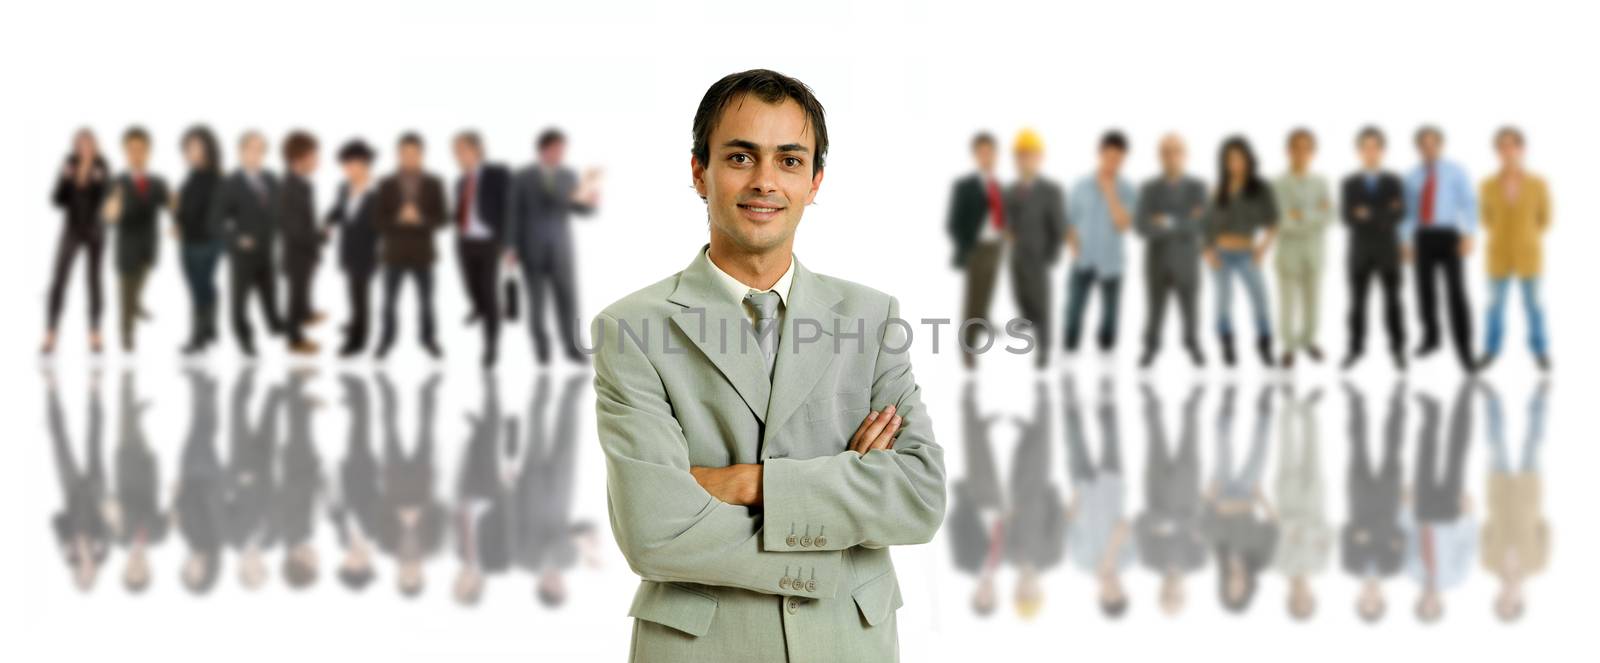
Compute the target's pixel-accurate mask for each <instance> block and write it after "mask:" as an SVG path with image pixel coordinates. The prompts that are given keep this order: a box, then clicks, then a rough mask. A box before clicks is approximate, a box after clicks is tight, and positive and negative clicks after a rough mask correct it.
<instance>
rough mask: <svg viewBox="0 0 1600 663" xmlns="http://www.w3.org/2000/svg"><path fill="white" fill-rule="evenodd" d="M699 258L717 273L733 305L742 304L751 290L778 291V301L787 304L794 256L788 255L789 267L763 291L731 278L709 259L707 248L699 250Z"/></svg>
mask: <svg viewBox="0 0 1600 663" xmlns="http://www.w3.org/2000/svg"><path fill="white" fill-rule="evenodd" d="M700 259H701V260H704V261H706V264H708V265H711V271H713V272H715V273H716V275H717V282H718V283H719V284H721V285H722V289H723V291H725V292H727V293H728V298H729V299H731V300H733V303H734V304H735V305H738V306H743V305H744V296H745V295H747V294H749V293H750V292H752V291H756V292H776V293H778V301H779V302H780V303H782V304H783V305H784V307H786V308H787V307H788V306H789V285H790V284H791V283H793V282H794V263H795V260H794V256H792V255H791V256H790V257H789V269H787V270H785V271H784V272H783V276H780V277H778V282H777V283H774V284H772V287H771V288H768V289H767V290H764V291H757V290H756V289H755V288H752V287H750V286H748V285H745V284H744V282H743V281H740V280H739V279H736V278H733V276H732V275H730V274H728V273H727V272H724V271H722V268H721V267H718V266H717V263H716V262H714V261H712V260H711V253H710V251H709V249H708V250H705V251H701V252H700Z"/></svg>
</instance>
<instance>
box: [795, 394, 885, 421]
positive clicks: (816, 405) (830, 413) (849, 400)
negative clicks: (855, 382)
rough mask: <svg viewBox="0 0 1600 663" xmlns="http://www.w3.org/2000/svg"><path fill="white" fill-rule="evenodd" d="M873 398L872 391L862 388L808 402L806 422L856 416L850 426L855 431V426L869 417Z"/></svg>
mask: <svg viewBox="0 0 1600 663" xmlns="http://www.w3.org/2000/svg"><path fill="white" fill-rule="evenodd" d="M871 397H872V389H871V388H862V389H852V390H850V391H841V392H839V393H837V394H831V395H828V396H823V397H822V398H813V399H811V400H809V401H806V421H828V420H830V419H836V418H839V417H841V416H845V417H849V416H850V415H855V420H854V421H852V422H851V426H850V429H851V430H855V425H856V424H859V423H861V422H860V419H861V418H864V417H866V416H867V410H868V409H869V408H870V407H871V405H872V404H871V402H870V400H869V399H870V398H871Z"/></svg>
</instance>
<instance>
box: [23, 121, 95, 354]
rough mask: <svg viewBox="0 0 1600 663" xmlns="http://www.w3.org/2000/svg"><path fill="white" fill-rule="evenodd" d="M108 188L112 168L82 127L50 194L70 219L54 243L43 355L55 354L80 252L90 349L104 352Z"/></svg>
mask: <svg viewBox="0 0 1600 663" xmlns="http://www.w3.org/2000/svg"><path fill="white" fill-rule="evenodd" d="M110 188H111V169H110V168H109V167H108V166H107V165H106V160H105V158H104V157H102V156H101V155H100V147H99V145H98V144H97V143H96V141H95V138H94V133H93V132H90V131H89V130H88V129H79V130H78V133H76V134H74V135H73V137H72V152H71V153H70V154H68V155H67V158H66V161H65V163H63V164H62V165H61V172H60V174H59V175H58V176H57V177H56V188H55V192H54V193H53V194H52V195H51V201H52V202H54V203H55V206H56V207H59V208H61V211H62V213H63V214H64V215H65V217H66V218H65V219H64V220H63V222H62V224H61V237H60V239H58V240H57V241H56V259H55V267H54V269H53V270H52V272H51V273H52V274H53V276H52V277H51V281H50V296H49V305H48V313H47V317H46V323H45V336H44V346H43V347H42V348H41V350H40V351H41V352H42V353H44V354H47V355H48V354H50V353H52V352H55V349H56V327H57V324H58V323H59V322H60V320H61V308H62V306H63V305H65V304H66V296H67V279H68V278H69V277H71V276H72V263H73V262H74V261H75V260H76V259H77V257H78V252H79V250H82V252H83V253H84V255H85V259H86V260H87V261H88V265H87V267H86V269H87V277H86V278H87V279H88V281H89V347H90V349H91V350H93V351H94V352H97V353H98V352H100V347H101V338H100V311H101V308H102V304H101V298H100V263H101V260H100V257H101V255H103V254H104V253H105V238H106V235H105V227H104V226H103V225H102V224H101V223H100V206H101V205H102V204H103V203H104V202H105V199H106V193H107V192H108V191H110Z"/></svg>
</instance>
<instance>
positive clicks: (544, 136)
mask: <svg viewBox="0 0 1600 663" xmlns="http://www.w3.org/2000/svg"><path fill="white" fill-rule="evenodd" d="M565 142H567V135H566V134H565V133H562V132H561V130H560V129H557V128H555V127H550V128H548V129H545V130H544V131H541V132H539V137H538V138H536V139H534V141H533V144H534V146H535V147H537V148H538V149H539V150H541V151H542V150H544V148H546V147H550V146H551V145H554V144H556V143H565Z"/></svg>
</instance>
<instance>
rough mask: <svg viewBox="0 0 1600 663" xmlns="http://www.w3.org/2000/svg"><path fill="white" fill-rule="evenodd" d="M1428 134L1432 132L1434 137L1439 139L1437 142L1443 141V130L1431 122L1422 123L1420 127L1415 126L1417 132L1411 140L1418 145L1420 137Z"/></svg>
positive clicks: (1425, 136)
mask: <svg viewBox="0 0 1600 663" xmlns="http://www.w3.org/2000/svg"><path fill="white" fill-rule="evenodd" d="M1429 134H1432V135H1433V137H1434V138H1437V139H1439V142H1441V143H1443V142H1444V131H1443V130H1441V129H1440V128H1439V127H1438V126H1436V125H1432V124H1424V125H1422V126H1420V127H1417V134H1416V136H1414V137H1413V140H1414V141H1416V143H1417V144H1419V145H1420V144H1422V139H1424V138H1427V137H1428V135H1429Z"/></svg>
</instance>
